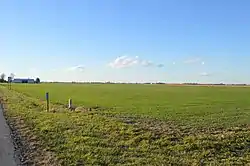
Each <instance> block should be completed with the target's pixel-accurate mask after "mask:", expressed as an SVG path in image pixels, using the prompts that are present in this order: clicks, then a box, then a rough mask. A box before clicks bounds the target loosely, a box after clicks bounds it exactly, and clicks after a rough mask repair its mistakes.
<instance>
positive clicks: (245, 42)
mask: <svg viewBox="0 0 250 166" xmlns="http://www.w3.org/2000/svg"><path fill="white" fill-rule="evenodd" d="M249 8H250V1H249V0H241V1H233V0H202V1H201V0H71V1H69V0H68V1H66V0H53V1H51V0H36V1H34V0H22V1H20V0H1V1H0V72H1V73H2V72H4V73H6V75H9V74H10V73H14V74H15V77H29V78H36V77H39V78H40V79H41V80H42V81H114V82H158V81H160V82H168V83H180V82H200V83H220V82H223V83H250V72H249V71H250V65H249V64H250V10H249Z"/></svg>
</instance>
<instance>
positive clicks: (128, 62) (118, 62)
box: [109, 56, 139, 68]
mask: <svg viewBox="0 0 250 166" xmlns="http://www.w3.org/2000/svg"><path fill="white" fill-rule="evenodd" d="M138 63H139V58H138V57H137V56H136V57H128V56H121V57H118V58H116V59H115V60H114V61H113V62H111V63H109V66H111V67H113V68H125V67H130V66H134V65H136V64H138Z"/></svg>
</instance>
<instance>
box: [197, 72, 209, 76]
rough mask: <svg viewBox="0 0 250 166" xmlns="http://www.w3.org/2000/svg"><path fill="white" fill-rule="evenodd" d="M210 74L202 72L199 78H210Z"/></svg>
mask: <svg viewBox="0 0 250 166" xmlns="http://www.w3.org/2000/svg"><path fill="white" fill-rule="evenodd" d="M210 75H211V74H210V73H207V72H203V73H200V76H204V77H207V76H210Z"/></svg>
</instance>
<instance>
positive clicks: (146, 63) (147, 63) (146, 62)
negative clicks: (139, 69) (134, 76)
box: [141, 60, 154, 66]
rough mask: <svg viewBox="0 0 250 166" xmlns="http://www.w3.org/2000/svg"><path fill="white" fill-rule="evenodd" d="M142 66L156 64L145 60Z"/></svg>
mask: <svg viewBox="0 0 250 166" xmlns="http://www.w3.org/2000/svg"><path fill="white" fill-rule="evenodd" d="M141 64H142V66H153V65H154V63H153V62H151V61H147V60H143V61H141Z"/></svg>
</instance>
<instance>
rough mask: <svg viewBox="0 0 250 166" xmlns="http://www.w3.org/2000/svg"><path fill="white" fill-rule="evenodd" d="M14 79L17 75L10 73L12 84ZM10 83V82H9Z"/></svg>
mask: <svg viewBox="0 0 250 166" xmlns="http://www.w3.org/2000/svg"><path fill="white" fill-rule="evenodd" d="M14 77H15V74H14V73H10V76H9V78H10V81H11V82H12V81H13V79H14ZM9 78H8V79H9ZM8 81H9V80H8Z"/></svg>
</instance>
